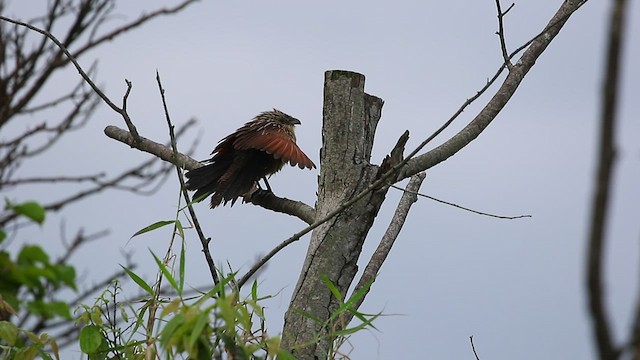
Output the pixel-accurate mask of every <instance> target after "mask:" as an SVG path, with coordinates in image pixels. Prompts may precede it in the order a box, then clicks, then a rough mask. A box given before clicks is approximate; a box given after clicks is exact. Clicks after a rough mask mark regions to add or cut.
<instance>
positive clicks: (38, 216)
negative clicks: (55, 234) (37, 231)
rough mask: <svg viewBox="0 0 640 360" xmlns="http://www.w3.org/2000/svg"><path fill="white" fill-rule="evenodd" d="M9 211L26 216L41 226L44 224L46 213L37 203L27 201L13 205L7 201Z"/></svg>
mask: <svg viewBox="0 0 640 360" xmlns="http://www.w3.org/2000/svg"><path fill="white" fill-rule="evenodd" d="M6 207H7V208H8V209H11V210H13V211H14V212H15V213H16V214H20V215H23V216H26V217H27V218H29V219H30V220H31V221H33V222H36V223H38V224H40V225H42V223H43V222H44V218H45V211H44V208H43V207H42V205H40V204H38V203H37V202H35V201H27V202H24V203H22V204H12V203H10V202H9V201H7V206H6Z"/></svg>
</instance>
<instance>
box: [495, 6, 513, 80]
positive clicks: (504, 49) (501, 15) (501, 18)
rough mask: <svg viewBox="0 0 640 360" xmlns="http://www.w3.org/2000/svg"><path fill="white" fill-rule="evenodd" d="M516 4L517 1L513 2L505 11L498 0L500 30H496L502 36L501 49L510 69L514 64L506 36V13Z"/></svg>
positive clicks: (505, 62)
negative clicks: (508, 50) (508, 51)
mask: <svg viewBox="0 0 640 360" xmlns="http://www.w3.org/2000/svg"><path fill="white" fill-rule="evenodd" d="M515 5H516V4H515V3H512V4H511V6H509V8H508V9H507V10H505V12H502V7H501V5H500V0H496V8H497V10H498V32H496V34H497V35H498V37H499V38H500V50H502V58H503V59H504V64H505V65H506V66H507V69H509V70H511V69H512V68H513V64H512V63H511V59H510V58H509V54H508V53H507V43H506V40H505V38H504V17H505V15H507V13H508V12H509V10H511V9H513V7H514V6H515Z"/></svg>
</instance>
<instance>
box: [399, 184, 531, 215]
mask: <svg viewBox="0 0 640 360" xmlns="http://www.w3.org/2000/svg"><path fill="white" fill-rule="evenodd" d="M390 186H391V187H392V188H394V189H397V190H400V191H404V192H409V191H411V190H408V189H403V188H401V187H399V186H396V185H390ZM415 194H416V195H417V196H422V197H424V198H427V199H429V200H433V201H437V202H439V203H441V204H445V205H449V206H453V207H455V208H458V209H461V210H464V211H469V212H472V213H474V214H478V215H484V216H490V217H494V218H498V219H508V220H513V219H521V218H530V217H532V216H531V215H517V216H502V215H495V214H489V213H486V212H482V211H478V210H473V209H469V208H467V207H464V206H461V205H458V204H454V203H450V202H448V201H444V200H440V199H437V198H434V197H433V196H429V195H425V194H422V193H419V192H416V193H415Z"/></svg>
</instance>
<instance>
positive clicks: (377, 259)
mask: <svg viewBox="0 0 640 360" xmlns="http://www.w3.org/2000/svg"><path fill="white" fill-rule="evenodd" d="M426 176H427V175H426V174H425V173H423V172H422V173H419V174H416V175H413V176H412V177H411V179H410V180H409V183H408V184H407V188H406V190H405V192H404V194H402V198H400V202H399V203H398V206H397V207H396V211H395V213H394V214H393V218H392V219H391V223H390V224H389V226H388V227H387V230H386V231H385V233H384V235H383V236H382V239H381V240H380V243H379V244H378V247H377V248H376V250H375V251H374V252H373V255H371V258H370V259H369V262H368V263H367V266H366V267H365V268H364V271H363V273H362V276H361V277H360V280H359V281H358V284H357V285H356V287H355V288H354V289H353V293H356V292H358V291H360V289H362V288H363V287H364V286H365V285H367V284H370V283H372V282H373V281H374V280H375V278H376V276H377V275H378V273H379V272H380V268H382V264H384V261H385V260H386V259H387V256H388V255H389V252H391V248H392V247H393V244H394V243H395V241H396V239H397V238H398V235H400V230H402V227H403V226H404V222H405V220H406V219H407V215H408V214H409V210H411V206H412V205H413V204H414V203H415V202H416V201H418V196H417V194H418V190H419V189H420V186H421V185H422V182H423V181H424V178H425V177H426ZM367 292H368V291H367ZM365 296H366V295H365ZM365 296H363V297H362V298H360V300H358V301H357V302H355V303H354V304H353V308H354V309H358V308H359V307H360V305H362V302H363V301H364V299H365ZM352 318H353V314H352V313H351V312H349V313H347V317H346V318H345V319H344V320H345V321H344V324H345V325H346V324H348V323H349V321H351V319H352Z"/></svg>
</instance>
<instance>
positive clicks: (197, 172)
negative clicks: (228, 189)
mask: <svg viewBox="0 0 640 360" xmlns="http://www.w3.org/2000/svg"><path fill="white" fill-rule="evenodd" d="M219 165H220V164H216V163H211V164H207V165H204V166H202V167H199V168H197V169H193V170H190V171H188V172H187V173H186V174H185V176H186V177H187V179H188V181H187V183H186V184H185V187H186V188H187V190H196V193H195V194H193V200H194V201H202V200H204V199H205V198H206V197H207V196H209V195H211V194H214V193H215V192H216V191H217V190H218V189H217V187H218V181H219V179H220V177H221V176H222V175H223V174H224V169H223V168H221V167H220V166H219ZM214 197H215V194H214ZM214 197H212V198H211V208H214V207H216V206H218V205H220V202H221V201H222V198H220V199H217V200H216V201H214Z"/></svg>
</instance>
